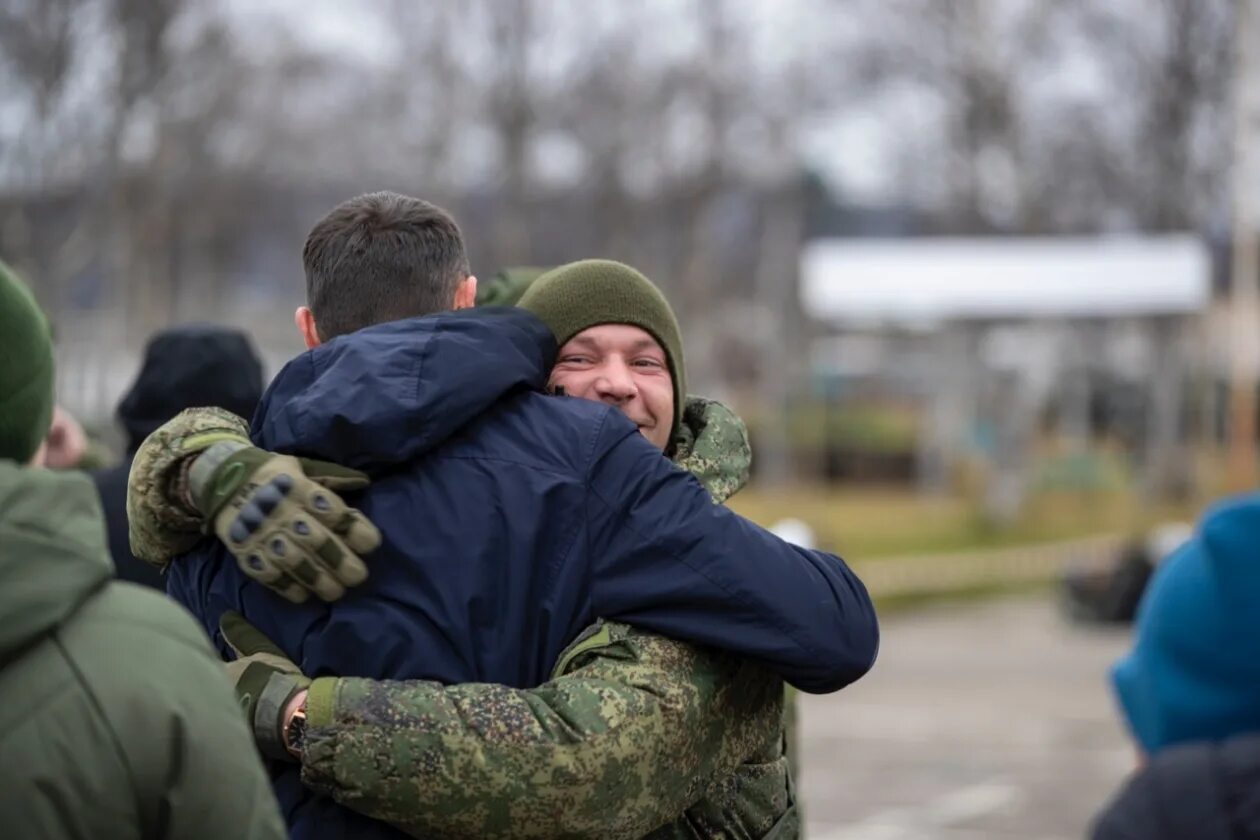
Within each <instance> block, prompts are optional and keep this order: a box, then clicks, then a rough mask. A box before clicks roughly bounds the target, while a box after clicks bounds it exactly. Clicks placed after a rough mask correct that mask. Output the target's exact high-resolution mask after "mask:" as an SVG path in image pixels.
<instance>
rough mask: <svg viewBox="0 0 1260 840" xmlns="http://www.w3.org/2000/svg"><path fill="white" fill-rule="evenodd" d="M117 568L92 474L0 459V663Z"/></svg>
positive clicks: (69, 611)
mask: <svg viewBox="0 0 1260 840" xmlns="http://www.w3.org/2000/svg"><path fill="white" fill-rule="evenodd" d="M113 574H114V568H113V565H112V564H111V563H110V559H109V550H108V549H107V548H106V547H105V524H104V521H103V519H102V517H101V508H100V502H99V501H98V500H97V497H96V489H95V488H94V487H93V486H92V482H91V481H90V480H89V479H88V478H87V476H86V475H83V474H81V473H60V472H53V471H51V470H45V469H37V468H29V467H19V466H17V465H16V464H14V463H13V462H12V461H0V662H5V661H7V660H9V659H10V658H11V657H13V656H14V655H15V654H17V653H18V652H20V651H21V650H22V649H23V648H25V647H27V646H29V645H30V644H32V643H34V642H35V641H37V640H39V639H40V638H42V637H43V636H45V635H47V634H48V633H49V632H51V631H52V630H53V629H54V628H56V627H58V626H60V625H61V624H62V623H64V622H65V621H66V619H68V618H69V617H70V616H71V615H73V614H74V612H75V611H76V610H78V608H79V607H80V605H82V604H83V602H84V601H86V600H87V599H88V598H90V597H91V596H92V594H93V593H94V592H96V591H97V590H98V589H100V588H101V587H102V586H104V585H105V584H106V583H107V582H108V581H109V579H110V578H111V577H113Z"/></svg>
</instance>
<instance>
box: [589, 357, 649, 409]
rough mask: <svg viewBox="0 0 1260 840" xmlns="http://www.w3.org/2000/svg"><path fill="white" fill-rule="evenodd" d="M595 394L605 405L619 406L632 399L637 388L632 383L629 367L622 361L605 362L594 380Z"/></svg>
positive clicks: (632, 376) (637, 390) (632, 378)
mask: <svg viewBox="0 0 1260 840" xmlns="http://www.w3.org/2000/svg"><path fill="white" fill-rule="evenodd" d="M595 393H596V394H597V395H598V396H599V398H600V400H601V401H603V402H606V403H610V404H614V405H619V404H621V403H624V402H628V401H630V400H632V399H634V398H635V397H636V396H637V395H638V393H639V387H638V386H637V385H636V384H635V382H634V375H633V374H632V373H631V371H630V366H629V365H627V364H626V363H625V361H623V360H622V359H619V358H613V359H609V360H608V361H606V362H605V363H604V365H603V367H602V368H601V369H600V372H599V376H598V377H596V379H595Z"/></svg>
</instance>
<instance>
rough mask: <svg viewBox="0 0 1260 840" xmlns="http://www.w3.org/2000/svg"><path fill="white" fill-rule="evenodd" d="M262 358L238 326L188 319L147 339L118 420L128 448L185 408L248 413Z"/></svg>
mask: <svg viewBox="0 0 1260 840" xmlns="http://www.w3.org/2000/svg"><path fill="white" fill-rule="evenodd" d="M262 389H263V373H262V363H261V362H260V361H259V359H258V354H257V353H255V352H254V347H253V343H252V342H251V341H250V340H249V337H248V336H247V335H246V334H245V333H243V332H241V331H240V330H234V329H228V328H225V327H217V326H214V325H212V324H189V325H185V326H180V327H174V328H172V329H169V330H164V331H162V332H160V333H157V334H156V335H154V336H153V337H152V338H151V339H149V343H148V344H147V345H146V346H145V349H144V361H143V363H142V364H141V366H140V372H139V373H138V374H137V375H136V381H135V382H134V383H133V384H132V386H131V390H129V391H128V392H127V395H126V396H124V397H123V399H122V402H120V403H119V404H118V421H119V422H120V423H121V424H122V426H123V429H124V430H126V432H127V437H128V451H132V452H134V451H135V450H136V449H137V448H138V447H139V446H140V444H141V443H142V442H143V441H144V439H145V438H146V437H148V436H149V435H150V434H151V433H152V432H153V430H154V429H156V428H157V427H158V426H161V425H162V424H163V423H165V422H166V421H167V420H170V419H171V418H172V417H174V416H175V415H176V414H179V413H180V412H181V411H183V410H184V409H186V408H197V407H201V406H215V407H217V408H224V409H227V410H228V411H230V412H232V413H233V414H238V415H240V416H242V417H250V416H252V415H253V413H254V410H255V409H256V408H257V407H258V400H259V398H260V396H261V395H262Z"/></svg>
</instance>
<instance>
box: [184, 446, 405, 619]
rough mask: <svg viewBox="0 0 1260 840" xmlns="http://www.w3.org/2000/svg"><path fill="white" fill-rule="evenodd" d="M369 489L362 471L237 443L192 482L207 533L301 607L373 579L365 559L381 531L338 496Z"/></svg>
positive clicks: (196, 471)
mask: <svg viewBox="0 0 1260 840" xmlns="http://www.w3.org/2000/svg"><path fill="white" fill-rule="evenodd" d="M367 485H368V477H367V476H366V475H364V474H363V473H361V472H358V471H357V470H351V469H347V468H345V467H340V466H337V465H336V464H329V463H326V462H323V461H313V460H309V459H298V458H294V457H292V456H289V455H276V454H274V453H272V452H267V451H264V450H262V449H258V448H256V447H253V446H250V445H248V444H246V443H244V442H241V441H235V440H228V441H220V442H218V443H216V444H214V445H213V446H211V447H210V448H209V449H207V450H206V451H205V452H203V453H202V454H201V455H200V456H198V458H197V460H196V462H195V463H194V464H193V466H192V469H191V470H190V471H189V474H188V488H189V495H190V496H191V498H192V501H193V503H194V504H195V505H196V507H197V509H198V510H200V511H201V512H202V513H203V514H204V515H205V518H206V527H207V529H208V530H213V532H214V533H215V534H216V535H217V536H218V537H219V539H220V540H222V541H223V544H224V545H225V546H227V549H228V551H230V552H232V554H233V556H235V557H236V561H237V563H238V564H239V565H240V567H241V570H242V571H243V572H245V574H247V575H249V576H250V577H251V578H253V579H254V580H256V581H258V582H259V583H261V584H263V585H264V586H266V587H267V588H269V589H271V590H273V591H275V592H277V593H279V594H280V595H282V596H284V597H285V598H287V599H289V600H290V601H293V602H295V603H301V602H302V601H305V600H306V599H307V598H308V597H310V593H312V592H313V593H315V594H316V595H318V596H319V597H320V598H322V599H323V600H325V601H335V600H337V599H338V598H340V597H341V596H342V595H344V594H345V591H346V587H347V586H355V585H357V584H359V583H362V582H363V581H364V579H365V578H367V567H366V566H365V565H364V564H363V561H362V560H361V559H360V558H359V555H360V554H366V553H368V552H370V551H372V550H373V549H375V548H376V547H377V546H378V545H380V543H381V534H380V531H378V530H377V529H376V526H375V525H373V524H372V523H371V522H369V521H368V520H367V519H366V518H365V517H364V516H363V514H361V513H359V511H357V510H355V509H354V508H351V507H348V506H347V505H346V503H345V502H344V501H342V499H341V497H340V496H338V495H337V493H338V492H347V491H351V490H360V489H362V488H364V487H366V486H367Z"/></svg>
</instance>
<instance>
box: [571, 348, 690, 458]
mask: <svg viewBox="0 0 1260 840" xmlns="http://www.w3.org/2000/svg"><path fill="white" fill-rule="evenodd" d="M548 384H549V385H550V386H551V387H552V388H556V387H561V388H563V389H564V393H565V394H567V395H569V396H571V397H580V398H581V399H584V400H594V401H595V402H602V403H605V404H607V405H611V406H616V407H617V408H619V409H621V411H622V413H623V414H625V415H626V416H627V417H629V418H630V420H631V421H632V422H634V424H635V425H637V426H638V427H639V431H640V432H642V433H643V436H644V437H645V438H647V439H648V440H649V441H651V442H652V444H653V445H655V446H657V447H658V448H660V449H661V450H662V451H664V449H665V447H666V446H668V445H669V438H670V433H671V431H672V430H673V423H674V380H673V378H672V377H671V376H670V374H669V362H668V361H667V359H666V357H665V351H664V350H662V349H661V346H660V345H659V344H657V343H656V339H654V338H652V336H651V335H649V334H648V333H647V332H646V331H645V330H642V329H639V328H638V327H632V326H630V325H628V324H600V325H599V326H595V327H591V328H589V329H586V330H583V331H582V332H580V333H578V334H577V335H575V336H573V338H571V339H569V340H568V341H567V342H565V344H564V346H563V347H561V348H560V352H559V354H558V355H557V356H556V366H555V367H554V368H552V370H551V379H550V381H549V382H548Z"/></svg>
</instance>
